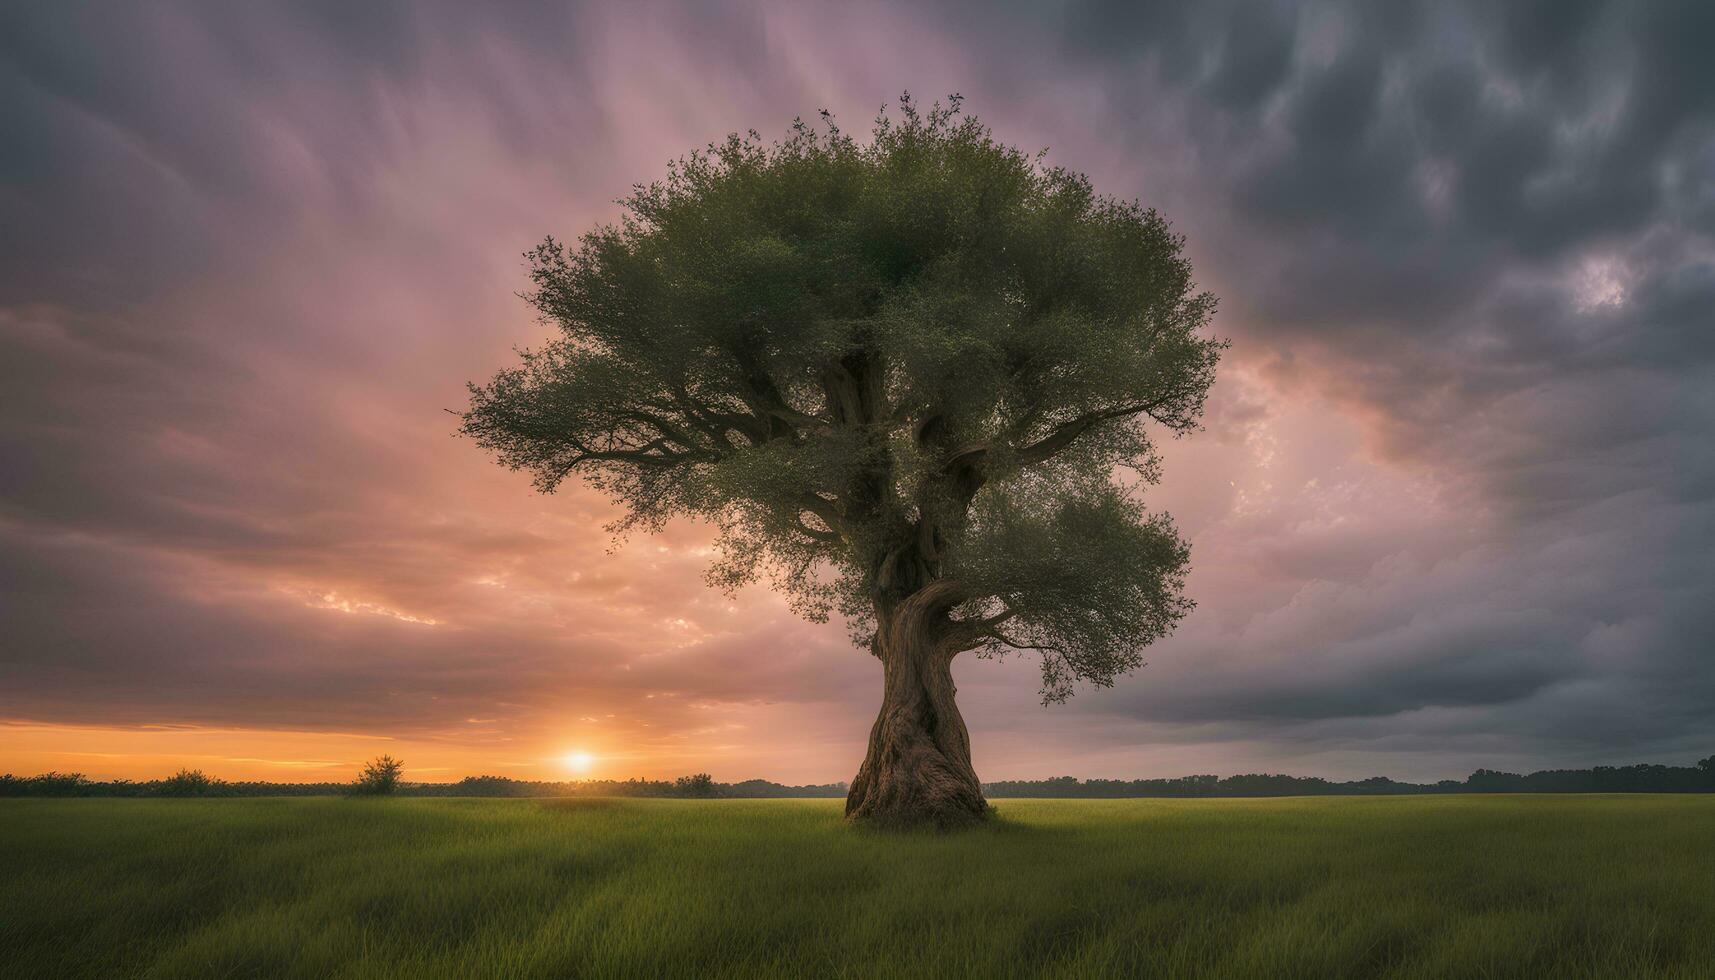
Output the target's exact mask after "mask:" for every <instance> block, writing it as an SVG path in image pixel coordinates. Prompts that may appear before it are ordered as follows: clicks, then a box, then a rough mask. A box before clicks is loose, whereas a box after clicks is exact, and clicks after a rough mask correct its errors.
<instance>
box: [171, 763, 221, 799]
mask: <svg viewBox="0 0 1715 980" xmlns="http://www.w3.org/2000/svg"><path fill="white" fill-rule="evenodd" d="M220 785H221V781H220V780H218V779H215V778H213V777H212V776H209V775H208V774H207V773H205V772H203V771H202V770H201V769H180V770H179V771H178V772H176V773H173V774H172V775H171V776H168V777H167V778H166V779H163V780H161V783H160V787H159V792H160V794H161V795H162V796H207V795H208V794H209V793H210V792H212V791H214V790H215V789H217V788H219V787H220Z"/></svg>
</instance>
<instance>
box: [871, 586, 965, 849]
mask: <svg viewBox="0 0 1715 980" xmlns="http://www.w3.org/2000/svg"><path fill="white" fill-rule="evenodd" d="M937 613H939V611H938V610H933V609H931V608H928V602H927V597H926V596H921V595H920V596H914V597H912V598H911V599H907V600H906V601H905V602H903V603H901V604H900V605H898V606H896V607H893V608H892V609H878V610H877V616H876V627H877V631H876V653H877V655H878V656H879V657H880V658H881V662H882V667H883V670H884V671H885V677H886V681H885V688H884V690H883V693H882V698H881V713H880V714H879V715H878V716H877V717H876V719H875V727H874V728H872V729H870V733H869V754H868V755H867V756H866V757H865V758H864V761H863V766H862V768H860V769H859V770H858V774H857V777H856V778H855V779H853V780H852V788H851V792H850V793H848V794H847V795H846V817H847V819H850V820H858V821H864V822H867V823H873V824H878V825H884V826H890V827H911V826H932V827H937V828H940V829H950V828H953V827H959V826H964V825H967V824H972V823H976V822H978V821H980V820H982V819H983V818H985V817H986V816H987V815H988V802H987V801H986V800H984V799H983V790H982V784H981V783H979V782H978V781H977V774H976V770H974V769H972V768H971V736H970V733H969V732H967V731H966V730H965V721H964V719H963V718H961V717H960V716H959V708H958V705H957V704H955V703H954V701H953V695H954V693H955V691H954V688H953V669H952V668H953V657H954V656H955V655H956V654H957V653H958V651H957V650H956V649H954V648H952V647H951V645H950V644H948V643H946V642H945V641H944V638H942V637H940V636H939V635H938V632H939V631H938V629H937V625H936V620H937Z"/></svg>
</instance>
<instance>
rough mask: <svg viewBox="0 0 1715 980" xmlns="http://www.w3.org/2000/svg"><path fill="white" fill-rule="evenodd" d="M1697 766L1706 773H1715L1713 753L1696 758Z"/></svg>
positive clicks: (1714, 756)
mask: <svg viewBox="0 0 1715 980" xmlns="http://www.w3.org/2000/svg"><path fill="white" fill-rule="evenodd" d="M1697 768H1699V769H1701V770H1703V771H1704V772H1706V773H1710V774H1711V775H1715V755H1712V756H1709V757H1708V758H1705V759H1698V760H1697Z"/></svg>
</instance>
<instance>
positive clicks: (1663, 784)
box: [983, 756, 1715, 799]
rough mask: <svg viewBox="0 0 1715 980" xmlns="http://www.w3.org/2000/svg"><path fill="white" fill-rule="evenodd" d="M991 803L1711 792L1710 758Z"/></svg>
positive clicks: (1225, 784) (1140, 788)
mask: <svg viewBox="0 0 1715 980" xmlns="http://www.w3.org/2000/svg"><path fill="white" fill-rule="evenodd" d="M983 792H984V793H986V794H987V795H989V796H991V797H994V798H996V799H1005V798H1006V797H1009V796H1010V797H1021V796H1022V797H1044V798H1056V799H1064V798H1076V799H1123V798H1127V797H1144V796H1165V797H1198V796H1379V795H1396V794H1429V793H1715V756H1710V757H1709V758H1707V759H1704V760H1703V761H1701V762H1699V763H1698V764H1697V765H1695V766H1654V765H1638V766H1597V767H1595V768H1594V769H1545V770H1542V771H1540V772H1533V773H1530V774H1529V775H1520V774H1519V773H1516V772H1496V771H1495V770H1493V769H1478V770H1477V771H1476V772H1474V773H1472V774H1471V775H1469V776H1467V777H1465V779H1464V780H1458V779H1443V780H1441V781H1440V782H1437V783H1402V782H1397V781H1395V780H1392V779H1389V778H1387V777H1386V776H1371V777H1370V778H1368V779H1357V780H1353V781H1351V782H1344V783H1338V782H1334V781H1332V780H1327V779H1322V778H1320V777H1317V776H1273V775H1266V774H1251V775H1243V776H1180V777H1178V778H1177V779H1083V780H1080V779H1077V778H1075V777H1073V776H1058V777H1056V778H1054V779H1033V780H1003V781H1001V782H997V783H984V784H983Z"/></svg>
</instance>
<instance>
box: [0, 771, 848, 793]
mask: <svg viewBox="0 0 1715 980" xmlns="http://www.w3.org/2000/svg"><path fill="white" fill-rule="evenodd" d="M389 792H390V795H393V796H497V797H503V796H518V797H527V796H639V797H643V796H648V797H678V798H689V799H706V798H716V797H731V798H734V799H740V798H742V799H772V798H786V797H842V796H845V795H846V784H845V783H826V784H823V785H810V786H783V785H781V784H780V783H771V782H769V781H768V780H766V779H747V780H745V781H744V782H742V783H717V782H715V781H714V780H713V779H712V778H710V777H709V775H708V774H707V773H697V774H696V775H694V776H680V777H679V778H678V779H627V780H623V781H621V780H617V779H579V780H573V781H567V782H543V781H539V780H530V779H512V778H509V777H507V776H466V777H465V778H464V779H461V780H459V781H458V782H456V783H406V782H401V783H399V784H398V786H397V787H396V788H394V789H392V790H390V791H389ZM353 793H354V785H353V784H352V783H264V782H228V781H226V780H224V779H216V778H214V777H213V776H207V775H204V774H203V773H202V772H200V771H198V770H184V771H181V772H179V773H178V774H176V775H173V776H170V777H168V778H166V779H151V780H148V781H145V782H133V781H131V780H129V779H116V780H112V781H111V782H97V781H95V780H91V779H87V778H85V777H84V776H83V774H81V773H62V772H50V773H44V774H42V775H40V776H14V775H12V774H10V773H7V774H6V775H4V776H0V797H4V796H123V797H149V796H164V797H184V796H209V797H230V796H346V795H352V794H353Z"/></svg>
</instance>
